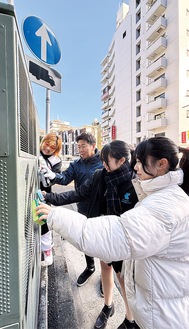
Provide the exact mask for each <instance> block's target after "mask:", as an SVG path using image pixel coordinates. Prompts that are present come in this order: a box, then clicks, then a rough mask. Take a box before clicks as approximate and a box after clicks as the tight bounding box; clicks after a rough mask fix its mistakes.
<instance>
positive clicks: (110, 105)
mask: <svg viewBox="0 0 189 329" xmlns="http://www.w3.org/2000/svg"><path fill="white" fill-rule="evenodd" d="M114 104H115V97H112V98H110V100H109V107H112V106H114Z"/></svg>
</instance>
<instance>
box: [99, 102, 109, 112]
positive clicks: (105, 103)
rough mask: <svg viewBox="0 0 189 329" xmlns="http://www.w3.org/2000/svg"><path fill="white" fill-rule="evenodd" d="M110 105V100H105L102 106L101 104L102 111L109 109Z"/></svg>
mask: <svg viewBox="0 0 189 329" xmlns="http://www.w3.org/2000/svg"><path fill="white" fill-rule="evenodd" d="M109 107H110V106H109V102H108V100H106V102H104V103H103V104H102V106H101V110H102V111H107V110H108V108H109Z"/></svg>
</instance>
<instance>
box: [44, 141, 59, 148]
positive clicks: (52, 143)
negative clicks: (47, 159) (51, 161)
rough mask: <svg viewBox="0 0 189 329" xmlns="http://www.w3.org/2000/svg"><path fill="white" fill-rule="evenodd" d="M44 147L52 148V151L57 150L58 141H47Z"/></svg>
mask: <svg viewBox="0 0 189 329" xmlns="http://www.w3.org/2000/svg"><path fill="white" fill-rule="evenodd" d="M43 145H44V146H45V147H49V148H51V149H52V150H55V149H56V148H57V141H54V140H46V141H44V142H43Z"/></svg>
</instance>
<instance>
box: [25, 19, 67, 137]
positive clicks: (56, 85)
mask: <svg viewBox="0 0 189 329" xmlns="http://www.w3.org/2000/svg"><path fill="white" fill-rule="evenodd" d="M23 35H24V39H25V41H26V44H27V45H28V47H29V49H30V51H31V52H32V53H33V54H34V55H35V56H36V57H37V58H38V60H39V61H41V63H40V62H38V61H36V60H34V59H31V58H29V59H28V69H29V73H30V77H31V81H33V82H35V83H38V84H40V85H42V86H43V87H46V133H48V132H49V118H50V89H51V90H53V91H57V92H61V75H60V74H59V73H58V72H57V71H55V70H54V69H52V68H50V66H48V65H56V64H57V63H58V62H59V61H60V58H61V50H60V47H59V44H58V42H57V40H56V37H55V35H54V33H53V32H52V30H51V29H50V28H49V27H48V26H47V25H46V24H45V23H44V21H43V20H42V19H40V18H39V17H36V16H29V17H27V18H26V19H25V20H24V22H23Z"/></svg>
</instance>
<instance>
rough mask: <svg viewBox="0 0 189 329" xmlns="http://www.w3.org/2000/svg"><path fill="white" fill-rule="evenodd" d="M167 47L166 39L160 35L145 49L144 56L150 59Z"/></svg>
mask: <svg viewBox="0 0 189 329" xmlns="http://www.w3.org/2000/svg"><path fill="white" fill-rule="evenodd" d="M166 48H167V39H166V38H165V37H161V38H159V39H158V40H156V41H155V42H153V43H152V44H151V45H150V46H149V47H148V49H147V51H146V58H147V59H149V60H150V61H152V60H153V59H154V58H155V57H157V56H158V55H160V54H161V53H162V52H163V51H165V49H166Z"/></svg>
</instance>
